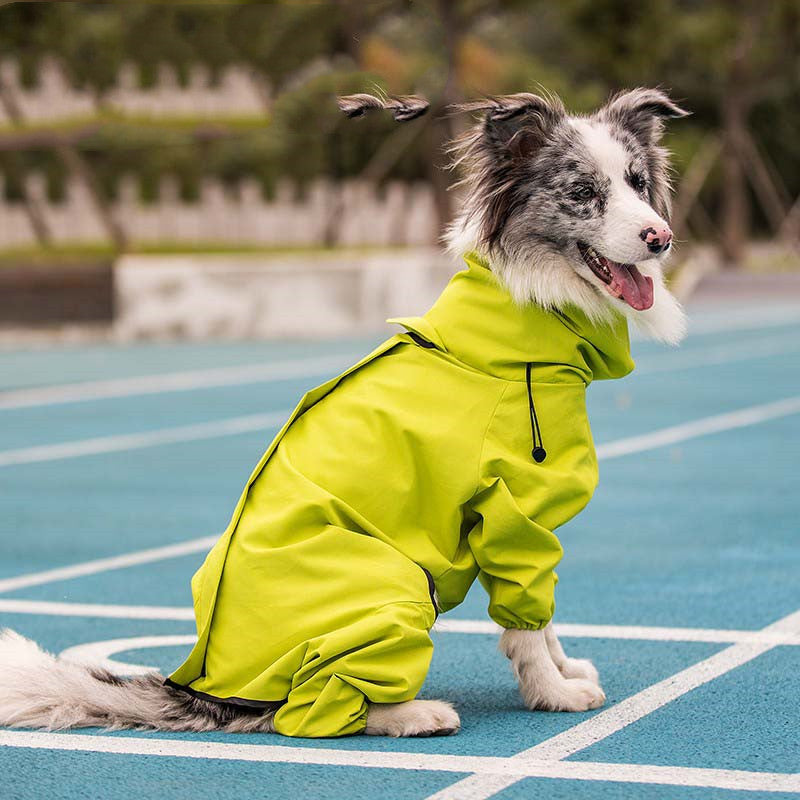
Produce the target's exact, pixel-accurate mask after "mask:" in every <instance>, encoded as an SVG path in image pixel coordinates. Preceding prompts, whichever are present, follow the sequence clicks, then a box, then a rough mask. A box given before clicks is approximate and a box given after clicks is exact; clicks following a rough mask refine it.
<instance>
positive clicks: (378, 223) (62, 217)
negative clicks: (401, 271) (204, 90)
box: [0, 174, 439, 249]
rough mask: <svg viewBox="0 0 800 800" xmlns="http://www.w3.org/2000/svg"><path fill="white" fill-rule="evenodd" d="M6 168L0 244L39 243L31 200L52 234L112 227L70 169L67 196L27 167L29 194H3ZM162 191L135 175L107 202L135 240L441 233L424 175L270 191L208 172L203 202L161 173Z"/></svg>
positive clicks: (263, 242)
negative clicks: (149, 193) (142, 186)
mask: <svg viewBox="0 0 800 800" xmlns="http://www.w3.org/2000/svg"><path fill="white" fill-rule="evenodd" d="M2 184H3V181H2V177H0V249H3V248H14V247H25V246H28V245H31V246H32V245H35V244H36V243H37V240H38V239H37V235H36V232H35V230H34V226H33V223H32V221H31V219H30V211H29V207H30V206H31V205H33V206H35V207H36V209H37V214H38V218H39V220H40V223H41V224H43V225H44V227H45V228H46V233H47V236H48V239H49V241H50V242H51V243H53V244H94V243H102V242H105V241H107V239H108V235H107V231H106V230H105V228H104V226H103V224H102V221H101V220H100V218H99V217H98V214H97V211H96V207H95V205H94V203H93V200H92V197H91V194H90V193H89V191H88V189H87V188H86V185H85V184H84V183H83V182H82V181H80V180H78V179H76V178H72V179H68V180H67V182H66V186H65V193H64V198H63V200H62V201H60V202H55V201H52V200H50V199H49V198H48V195H47V191H46V185H45V179H44V176H42V175H39V174H32V175H29V176H28V178H27V180H26V182H25V187H24V191H25V202H23V201H20V202H12V201H9V200H7V199H5V198H4V195H5V192H4V190H3V185H2ZM159 189H160V190H159V193H158V197H157V198H156V199H155V201H154V202H151V203H144V202H142V201H141V200H140V198H139V191H138V185H137V182H136V180H135V179H134V178H132V177H131V178H126V179H123V180H122V181H121V182H120V185H119V187H118V192H117V199H116V200H115V201H113V202H112V203H111V204H110V210H111V212H112V213H113V215H114V217H115V219H116V221H117V224H118V225H119V226H120V227H121V228H122V230H123V231H124V234H125V239H126V241H127V242H128V243H129V244H131V245H134V246H135V245H137V244H141V245H145V244H155V243H179V244H185V245H186V244H188V245H191V244H193V243H195V244H208V243H212V242H213V243H218V244H230V245H235V246H248V245H253V246H282V245H292V246H306V245H308V246H314V245H334V244H335V245H349V246H353V245H425V244H433V243H435V242H436V241H437V237H438V234H439V231H438V227H437V216H436V213H435V207H434V197H433V192H432V190H431V188H430V186H428V185H427V184H423V183H416V184H406V183H400V182H392V183H389V184H387V185H386V186H384V187H381V188H379V187H377V186H375V185H373V184H369V183H366V182H363V181H345V182H342V183H331V182H329V181H324V180H319V181H315V182H314V183H312V184H311V185H309V186H308V187H307V188H306V190H305V191H304V192H302V193H301V192H299V191H298V190H297V187H295V186H294V185H293V184H291V183H288V182H284V183H281V184H279V186H278V187H277V191H276V193H275V196H274V198H273V199H266V198H265V197H264V195H263V193H262V191H261V187H260V185H259V184H258V183H257V182H255V181H254V180H252V179H246V180H242V181H240V182H239V183H238V184H236V185H234V186H233V187H229V186H226V185H224V184H223V183H221V182H220V181H217V180H213V179H208V180H205V181H204V182H203V183H202V184H201V187H200V192H199V197H198V199H197V201H196V202H185V201H183V200H182V199H181V197H180V192H179V189H178V185H177V182H176V181H175V180H174V179H172V178H169V177H165V178H163V179H162V181H161V183H160V187H159Z"/></svg>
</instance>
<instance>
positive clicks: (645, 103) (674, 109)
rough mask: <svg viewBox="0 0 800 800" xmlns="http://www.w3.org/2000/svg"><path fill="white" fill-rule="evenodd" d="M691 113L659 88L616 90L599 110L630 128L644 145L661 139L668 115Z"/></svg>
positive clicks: (610, 119) (669, 116) (623, 126)
mask: <svg viewBox="0 0 800 800" xmlns="http://www.w3.org/2000/svg"><path fill="white" fill-rule="evenodd" d="M689 113H690V112H689V111H686V110H685V109H683V108H681V107H680V106H679V105H678V104H677V103H675V102H673V101H672V100H671V99H670V98H669V96H668V95H667V94H666V93H665V92H662V91H661V90H660V89H643V88H639V89H631V90H630V91H624V92H619V93H618V94H615V95H614V96H613V97H612V98H611V99H610V100H609V101H608V103H607V104H606V105H605V106H603V108H601V109H600V111H599V115H600V116H601V117H602V118H603V119H604V120H605V121H606V122H609V123H611V124H612V125H619V126H620V127H622V128H624V129H625V130H627V131H630V132H631V133H632V134H633V135H634V136H635V137H636V138H637V139H638V140H639V141H640V142H641V143H642V144H644V145H650V144H655V143H656V142H658V140H659V139H660V138H661V135H662V133H663V132H664V120H665V119H678V118H680V117H686V116H688V115H689Z"/></svg>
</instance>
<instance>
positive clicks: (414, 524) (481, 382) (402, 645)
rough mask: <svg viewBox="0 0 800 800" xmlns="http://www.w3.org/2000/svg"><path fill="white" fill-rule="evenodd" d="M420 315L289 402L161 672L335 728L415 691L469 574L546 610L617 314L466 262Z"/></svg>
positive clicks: (609, 364)
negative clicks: (438, 621) (437, 629)
mask: <svg viewBox="0 0 800 800" xmlns="http://www.w3.org/2000/svg"><path fill="white" fill-rule="evenodd" d="M467 264H468V269H467V270H465V271H462V272H459V273H458V274H456V275H455V276H454V277H453V279H452V280H451V282H450V284H449V285H448V286H447V288H446V289H445V291H444V292H443V294H442V295H441V297H440V298H439V299H438V300H437V302H436V303H435V305H434V306H433V308H432V309H431V310H430V311H429V312H428V313H427V314H426V315H425V316H424V317H414V318H409V319H396V320H390V321H391V322H396V323H399V324H400V325H401V326H403V328H404V332H402V333H399V334H397V335H395V336H393V337H392V338H391V339H389V340H388V341H386V342H384V343H383V344H382V345H381V346H380V347H378V348H377V349H376V350H375V351H374V352H373V353H371V354H370V355H369V356H367V357H366V358H365V359H364V360H363V361H361V362H360V363H358V364H356V365H355V366H354V367H352V368H351V369H349V370H348V371H346V372H345V373H344V374H342V375H340V376H339V377H337V378H335V379H333V380H331V381H329V382H327V383H325V384H323V385H322V386H320V387H318V388H316V389H313V390H312V391H310V392H309V393H308V394H306V395H305V396H304V397H303V399H302V400H301V401H300V404H299V405H298V406H297V408H296V410H295V411H294V413H293V414H292V416H291V418H290V419H289V420H288V422H287V423H286V425H284V427H283V429H282V430H281V431H280V432H279V433H278V435H277V436H276V437H275V440H274V441H273V442H272V444H271V445H270V447H269V449H268V450H267V452H266V453H265V454H264V456H263V457H262V459H261V461H260V462H259V464H258V465H257V466H256V468H255V471H254V472H253V474H252V476H251V478H250V480H249V482H248V484H247V487H246V488H245V490H244V493H243V494H242V496H241V498H240V500H239V503H238V505H237V506H236V510H235V512H234V514H233V519H232V520H231V523H230V525H229V527H228V529H227V530H226V531H225V533H224V534H223V536H222V538H221V539H220V540H219V542H218V543H217V544H216V545H215V546H214V548H213V549H212V550H211V552H210V554H209V555H208V557H207V558H206V561H205V563H204V564H203V566H202V567H201V568H200V570H199V571H198V572H197V574H196V575H195V576H194V578H193V579H192V593H193V596H194V608H195V614H196V618H197V631H198V641H197V645H196V646H195V647H194V649H193V650H192V652H191V654H190V655H189V657H188V659H187V661H186V662H185V663H184V664H183V665H182V666H181V667H180V668H179V669H178V670H177V671H176V672H175V673H174V674H173V675H172V676H171V678H170V679H169V680H168V683H169V684H170V685H172V686H174V687H180V688H183V689H185V690H186V691H189V692H190V693H192V694H194V695H195V696H197V697H202V698H205V699H210V700H220V701H223V702H226V703H230V704H233V705H237V706H242V707H247V708H252V709H253V710H256V711H258V710H266V709H269V708H274V709H276V713H275V717H274V724H275V729H276V730H277V731H278V732H279V733H283V734H286V735H289V736H308V737H318V736H340V735H344V734H352V733H358V732H360V731H362V730H363V729H364V727H365V724H366V714H367V703H368V702H372V703H398V702H402V701H406V700H412V699H413V698H414V697H415V696H416V695H417V693H418V691H419V690H420V688H421V686H422V684H423V681H424V679H425V676H426V673H427V671H428V666H429V663H430V658H431V654H432V642H431V639H430V636H429V631H430V628H431V627H432V625H433V623H434V620H435V618H436V614H437V610H436V607H435V605H434V602H433V597H434V591H435V595H436V601H437V603H438V608H439V610H441V611H447V610H448V609H451V608H453V607H454V606H457V605H458V604H459V603H460V602H461V601H462V600H463V599H464V596H465V595H466V593H467V590H468V589H469V587H470V585H471V584H472V583H473V582H474V580H475V578H476V577H478V578H479V579H480V581H481V583H482V584H483V586H484V587H485V589H486V591H487V593H488V596H489V615H490V616H491V618H492V619H493V620H495V621H496V622H497V623H498V624H499V625H501V626H503V627H505V628H524V629H538V628H540V627H542V626H543V625H545V624H546V623H547V622H548V621H549V620H550V618H551V617H552V615H553V610H554V600H553V593H554V588H555V584H556V580H557V578H556V574H555V572H554V568H555V566H556V564H557V563H558V561H559V559H560V557H561V553H562V550H561V545H560V544H559V541H558V539H557V538H556V536H555V535H554V533H553V531H554V530H555V529H556V528H558V527H559V526H560V525H562V524H564V523H565V522H567V520H569V519H571V518H572V517H573V516H574V515H575V514H577V513H578V512H579V511H580V510H581V509H582V508H583V507H584V506H585V505H586V503H587V502H588V501H589V498H590V497H591V495H592V492H593V490H594V488H595V485H596V483H597V461H596V458H595V453H594V447H593V444H592V438H591V432H590V430H589V423H588V420H587V417H586V408H585V404H584V394H585V388H586V386H587V385H588V384H589V382H590V381H592V380H593V379H598V378H617V377H621V376H623V375H625V374H627V373H628V372H630V370H631V369H632V368H633V362H632V361H631V358H630V353H629V343H628V331H627V324H626V322H625V321H624V319H622V318H621V317H620V318H619V320H618V321H617V322H616V323H614V324H611V325H601V326H597V325H593V324H592V323H590V322H589V320H588V319H587V318H586V317H585V316H584V315H583V314H582V313H581V312H580V311H578V310H577V309H571V310H568V311H563V312H555V311H545V310H543V309H542V308H540V307H538V306H536V305H528V306H525V307H521V306H518V305H516V304H515V303H514V302H513V301H512V299H511V297H510V295H509V294H508V292H507V291H506V290H504V289H503V288H502V287H501V286H500V285H499V284H498V283H497V281H496V280H495V278H494V276H493V274H492V273H491V272H490V271H489V269H487V267H486V265H485V264H484V263H483V262H481V261H480V260H479V259H478V258H477V257H475V256H468V257H467Z"/></svg>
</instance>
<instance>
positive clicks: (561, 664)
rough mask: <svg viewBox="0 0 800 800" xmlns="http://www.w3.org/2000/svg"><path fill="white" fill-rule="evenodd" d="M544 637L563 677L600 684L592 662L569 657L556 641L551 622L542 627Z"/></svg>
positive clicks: (556, 637) (586, 659) (551, 656)
mask: <svg viewBox="0 0 800 800" xmlns="http://www.w3.org/2000/svg"><path fill="white" fill-rule="evenodd" d="M544 638H545V641H546V642H547V650H548V652H549V653H550V658H552V659H553V663H554V664H555V665H556V667H557V668H558V671H559V672H560V673H561V674H562V675H563V676H564V677H565V678H584V679H586V680H587V681H591V682H592V683H596V684H597V685H598V686H599V685H600V676H599V675H598V674H597V670H596V669H595V666H594V664H592V662H591V661H589V659H588V658H569V656H567V654H566V653H565V652H564V648H563V647H561V642H559V641H558V636H556V632H555V629H554V628H553V623H552V622H548V623H547V627H545V629H544Z"/></svg>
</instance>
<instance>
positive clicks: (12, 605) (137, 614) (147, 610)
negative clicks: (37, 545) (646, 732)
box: [0, 598, 800, 645]
mask: <svg viewBox="0 0 800 800" xmlns="http://www.w3.org/2000/svg"><path fill="white" fill-rule="evenodd" d="M0 614H33V615H41V616H54V617H90V618H91V617H96V618H107V619H155V620H176V621H184V622H193V621H194V610H193V609H192V608H191V606H126V605H107V604H100V603H62V602H52V601H49V600H17V599H9V598H0ZM555 627H556V632H557V633H558V635H559V636H562V637H566V638H568V639H619V640H625V641H642V642H705V643H709V644H736V643H739V642H752V643H762V644H774V645H800V633H781V632H769V631H763V630H761V631H749V630H734V629H720V628H665V627H654V626H649V627H645V626H639V625H582V624H578V623H568V622H567V623H556V626H555ZM433 630H434V632H435V633H461V634H490V635H495V636H499V635H500V633H501V631H502V628H500V626H499V625H496V624H495V623H494V622H492V621H490V620H481V619H447V618H441V617H440V618H439V620H438V621H437V622H436V624H435V625H434V626H433Z"/></svg>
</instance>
